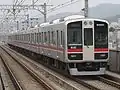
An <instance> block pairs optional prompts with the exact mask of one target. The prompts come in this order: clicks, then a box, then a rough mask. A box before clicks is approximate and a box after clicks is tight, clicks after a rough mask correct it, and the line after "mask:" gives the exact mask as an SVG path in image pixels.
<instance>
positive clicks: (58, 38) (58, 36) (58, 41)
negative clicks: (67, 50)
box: [57, 30, 60, 46]
mask: <svg viewBox="0 0 120 90" xmlns="http://www.w3.org/2000/svg"><path fill="white" fill-rule="evenodd" d="M59 45H60V35H59V31H58V30H57V46H59Z"/></svg>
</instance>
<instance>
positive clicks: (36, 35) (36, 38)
mask: <svg viewBox="0 0 120 90" xmlns="http://www.w3.org/2000/svg"><path fill="white" fill-rule="evenodd" d="M34 42H35V43H37V33H35V41H34Z"/></svg>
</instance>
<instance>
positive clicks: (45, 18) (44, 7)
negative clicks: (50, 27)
mask: <svg viewBox="0 0 120 90" xmlns="http://www.w3.org/2000/svg"><path fill="white" fill-rule="evenodd" d="M43 10H44V13H43V15H44V22H46V21H47V11H46V3H44V5H43Z"/></svg>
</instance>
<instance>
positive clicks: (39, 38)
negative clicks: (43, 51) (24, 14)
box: [38, 32, 41, 43]
mask: <svg viewBox="0 0 120 90" xmlns="http://www.w3.org/2000/svg"><path fill="white" fill-rule="evenodd" d="M38 42H39V43H40V42H41V33H40V32H39V33H38Z"/></svg>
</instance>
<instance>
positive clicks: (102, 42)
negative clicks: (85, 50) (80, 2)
mask: <svg viewBox="0 0 120 90" xmlns="http://www.w3.org/2000/svg"><path fill="white" fill-rule="evenodd" d="M94 29H95V32H94V34H95V48H107V47H108V24H107V23H105V22H98V21H95V27H94Z"/></svg>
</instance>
